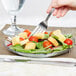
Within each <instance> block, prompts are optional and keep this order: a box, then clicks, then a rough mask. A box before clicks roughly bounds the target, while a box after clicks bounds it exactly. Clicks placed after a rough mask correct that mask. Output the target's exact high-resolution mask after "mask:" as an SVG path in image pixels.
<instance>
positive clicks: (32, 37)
mask: <svg viewBox="0 0 76 76" xmlns="http://www.w3.org/2000/svg"><path fill="white" fill-rule="evenodd" d="M29 40H30V41H35V42H38V38H37V37H36V36H31V37H30V38H29Z"/></svg>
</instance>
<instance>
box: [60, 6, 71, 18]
mask: <svg viewBox="0 0 76 76" xmlns="http://www.w3.org/2000/svg"><path fill="white" fill-rule="evenodd" d="M69 10H70V9H69V8H68V7H66V8H64V10H63V11H62V14H61V17H63V16H65V15H66V13H67V12H68V11H69Z"/></svg>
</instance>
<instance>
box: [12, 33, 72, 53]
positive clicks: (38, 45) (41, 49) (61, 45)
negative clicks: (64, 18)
mask: <svg viewBox="0 0 76 76" xmlns="http://www.w3.org/2000/svg"><path fill="white" fill-rule="evenodd" d="M64 36H65V37H66V38H71V37H72V35H71V34H67V35H64ZM52 37H53V38H55V39H56V40H57V42H58V43H59V46H57V47H54V46H52V48H49V46H48V47H45V48H44V47H43V42H44V41H41V42H34V41H32V42H33V43H35V44H36V49H29V50H27V49H24V46H22V45H20V44H16V45H14V46H11V49H13V50H15V51H17V52H22V53H32V54H48V53H52V52H58V51H63V50H66V49H68V48H72V47H73V45H67V44H66V43H64V42H63V43H61V42H60V41H59V40H58V37H57V36H55V35H52ZM48 38H49V34H44V39H48Z"/></svg>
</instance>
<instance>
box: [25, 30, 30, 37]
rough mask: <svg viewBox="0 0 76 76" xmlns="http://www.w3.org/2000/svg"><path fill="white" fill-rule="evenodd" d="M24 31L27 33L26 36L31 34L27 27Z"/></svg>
mask: <svg viewBox="0 0 76 76" xmlns="http://www.w3.org/2000/svg"><path fill="white" fill-rule="evenodd" d="M24 32H26V33H27V36H28V37H29V35H30V34H31V31H30V30H28V29H26V30H24Z"/></svg>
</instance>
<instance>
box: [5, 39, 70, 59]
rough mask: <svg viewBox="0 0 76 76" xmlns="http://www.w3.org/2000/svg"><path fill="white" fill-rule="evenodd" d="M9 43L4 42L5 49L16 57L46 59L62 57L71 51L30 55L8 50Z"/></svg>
mask: <svg viewBox="0 0 76 76" xmlns="http://www.w3.org/2000/svg"><path fill="white" fill-rule="evenodd" d="M9 43H10V42H9V41H7V40H5V41H4V44H5V46H6V48H7V49H8V50H9V51H10V52H13V53H15V54H17V55H21V56H27V57H35V58H46V57H54V56H58V55H62V54H65V53H68V52H69V51H70V50H71V49H66V50H62V51H58V52H53V53H49V54H30V53H22V52H17V51H15V50H12V49H10V46H7V45H8V44H9Z"/></svg>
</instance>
